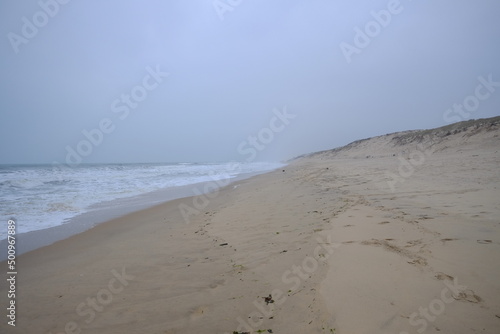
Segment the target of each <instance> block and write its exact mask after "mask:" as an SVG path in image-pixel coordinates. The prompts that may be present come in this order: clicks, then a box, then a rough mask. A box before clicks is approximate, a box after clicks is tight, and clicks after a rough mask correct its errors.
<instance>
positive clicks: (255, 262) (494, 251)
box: [0, 118, 500, 334]
mask: <svg viewBox="0 0 500 334" xmlns="http://www.w3.org/2000/svg"><path fill="white" fill-rule="evenodd" d="M499 125H500V121H499V119H498V118H496V119H493V120H491V119H490V120H484V121H479V122H477V121H476V122H467V123H465V124H461V125H455V127H449V128H446V129H439V130H435V131H430V132H429V131H427V132H413V131H412V132H404V133H398V134H391V135H386V136H381V137H376V138H372V139H369V140H365V141H360V142H356V143H353V144H351V145H348V146H346V147H344V148H342V149H337V150H333V151H327V152H321V153H317V154H313V155H310V156H305V157H302V158H301V159H299V160H296V161H294V162H292V163H291V164H290V165H289V166H287V167H286V168H285V171H282V170H278V171H275V172H272V173H269V174H265V175H261V176H257V177H254V178H252V179H249V180H244V181H239V182H237V183H233V184H231V185H230V186H228V187H226V188H224V189H223V190H221V191H220V192H219V193H216V194H212V195H211V196H210V197H211V198H209V199H208V200H207V198H206V197H204V198H189V199H181V200H176V201H172V202H168V203H166V204H163V205H160V206H157V207H154V208H152V209H148V210H144V211H140V212H136V213H133V214H130V215H127V216H125V217H122V218H119V219H115V220H113V221H110V222H108V223H104V224H102V225H99V226H97V227H95V228H94V229H92V230H90V231H87V232H85V233H82V234H79V235H76V236H74V237H71V238H69V239H66V240H63V241H61V242H57V243H55V244H54V245H51V246H48V247H44V248H42V249H39V250H36V251H33V252H30V253H27V254H24V255H22V256H20V257H19V259H18V261H19V263H18V267H19V269H18V271H19V274H18V277H17V279H18V281H17V291H18V293H17V304H16V306H17V319H16V327H15V328H14V327H11V326H8V325H7V324H6V322H7V321H6V320H5V318H4V320H3V321H2V323H1V324H0V332H1V333H54V334H55V333H80V332H81V333H120V334H121V333H158V334H160V333H162V334H167V333H233V331H241V332H252V333H255V332H258V331H259V330H260V331H264V332H266V333H267V332H268V330H272V332H273V333H332V332H334V333H337V334H344V333H347V334H362V333H397V334H399V333H405V332H406V333H435V332H441V333H491V334H497V333H499V332H500V283H499V282H500V280H499V277H500V266H499V264H500V261H499V260H500V220H499V217H500V204H499V198H500V196H499V194H500V191H499V186H500V169H499V167H500V154H499V151H498V150H499V148H500V145H499V144H500V137H499V135H500V130H499ZM424 135H427V136H424ZM205 200H207V201H206V202H207V203H208V204H207V203H204V201H205ZM194 201H195V202H194ZM193 203H197V204H198V205H202V204H207V205H206V207H204V208H203V209H201V210H196V211H197V213H196V214H192V215H190V217H189V223H186V222H185V219H184V218H183V216H182V214H181V211H180V210H179V207H183V208H184V209H185V208H186V206H189V207H191V208H194V204H193ZM193 210H194V209H193ZM1 265H2V268H6V264H5V262H4V263H2V264H1ZM6 295H7V289H6V286H5V281H4V282H3V283H2V286H1V290H0V296H1V302H2V305H6V303H7V298H6ZM269 295H271V296H272V299H267V300H266V299H265V297H268V296H269ZM3 309H4V310H5V308H4V307H3ZM4 312H6V311H4ZM4 317H5V316H4Z"/></svg>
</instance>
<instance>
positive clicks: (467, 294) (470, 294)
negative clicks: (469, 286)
mask: <svg viewBox="0 0 500 334" xmlns="http://www.w3.org/2000/svg"><path fill="white" fill-rule="evenodd" d="M453 298H454V299H455V300H462V301H467V302H469V303H474V304H477V303H480V302H481V301H482V300H483V299H482V298H481V297H479V296H478V295H476V294H475V293H474V291H472V290H465V291H461V292H459V293H458V295H453Z"/></svg>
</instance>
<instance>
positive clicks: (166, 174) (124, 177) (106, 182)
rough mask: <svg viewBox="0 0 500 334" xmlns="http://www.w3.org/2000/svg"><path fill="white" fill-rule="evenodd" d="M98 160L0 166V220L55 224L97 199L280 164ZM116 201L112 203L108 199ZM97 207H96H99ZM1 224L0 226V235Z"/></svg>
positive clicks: (27, 225)
mask: <svg viewBox="0 0 500 334" xmlns="http://www.w3.org/2000/svg"><path fill="white" fill-rule="evenodd" d="M234 166H235V165H234V163H211V164H193V163H180V164H105V165H104V164H102V165H79V166H76V167H74V168H65V169H61V168H54V167H52V166H48V165H40V166H38V165H37V166H34V165H31V166H13V165H3V166H0V197H1V203H2V205H1V207H0V219H1V220H2V221H4V222H7V221H8V219H10V218H15V219H16V221H17V228H18V229H17V233H24V232H29V231H35V230H40V229H45V228H49V227H53V226H58V225H61V224H64V223H65V222H67V221H68V220H69V219H70V218H72V217H75V216H77V215H79V214H82V213H85V212H89V211H91V210H95V208H96V207H98V206H99V205H98V204H100V203H108V202H109V201H110V200H114V199H123V198H128V199H130V200H128V201H126V202H125V203H127V205H130V203H131V201H132V202H133V201H134V197H138V196H139V195H142V194H145V193H150V192H154V191H158V190H162V189H166V188H172V187H177V186H183V185H190V184H195V183H199V182H207V181H213V180H221V179H226V178H234V177H236V176H238V175H241V174H246V173H262V172H266V171H270V170H273V169H276V168H279V167H281V166H282V164H280V163H247V164H239V165H238V168H234ZM114 205H116V203H114ZM101 208H102V206H101ZM6 232H7V229H0V239H5V238H6Z"/></svg>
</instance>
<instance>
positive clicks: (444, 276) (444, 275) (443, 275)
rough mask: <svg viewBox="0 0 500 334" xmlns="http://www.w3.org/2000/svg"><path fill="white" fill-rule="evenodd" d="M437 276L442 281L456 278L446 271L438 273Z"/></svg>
mask: <svg viewBox="0 0 500 334" xmlns="http://www.w3.org/2000/svg"><path fill="white" fill-rule="evenodd" d="M436 278H437V279H438V280H440V281H444V280H448V281H453V280H454V277H453V276H450V275H447V274H445V273H437V274H436Z"/></svg>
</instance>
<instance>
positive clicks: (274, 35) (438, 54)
mask: <svg viewBox="0 0 500 334" xmlns="http://www.w3.org/2000/svg"><path fill="white" fill-rule="evenodd" d="M499 13H500V2H499V1H498V0H481V1H479V0H439V1H437V0H419V1H415V0H414V1H411V0H401V1H397V0H390V1H388V0H382V1H378V0H369V1H368V0H366V1H363V0H359V1H353V0H314V1H312V0H239V1H238V0H216V1H213V0H135V1H132V0H128V1H127V0H108V1H98V0H85V1H83V0H72V1H68V0H64V1H63V0H58V1H57V0H41V1H35V0H23V1H2V2H0V36H2V38H1V41H0V152H1V155H0V163H51V162H53V161H58V162H61V163H64V162H65V161H67V160H68V159H69V161H73V162H89V163H91V162H193V161H197V162H206V161H229V160H245V159H250V158H251V159H254V157H253V154H252V152H253V153H255V160H268V161H277V160H282V159H287V158H291V157H293V156H296V155H299V154H303V153H308V152H313V151H318V150H324V149H329V148H334V147H337V146H341V145H344V144H347V143H349V142H351V141H353V140H356V139H361V138H366V137H371V136H375V135H381V134H385V133H390V132H396V131H401V130H408V129H420V128H432V127H438V126H443V125H446V124H449V123H450V122H455V121H459V120H465V119H469V118H484V117H492V116H496V115H499V114H500V84H497V82H500V61H499V60H500V43H499V42H500V21H499V20H498V14H499ZM460 104H465V106H464V107H460ZM454 105H456V106H455V107H454ZM450 108H451V109H450ZM460 108H462V109H460ZM277 115H279V117H278V116H277Z"/></svg>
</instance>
